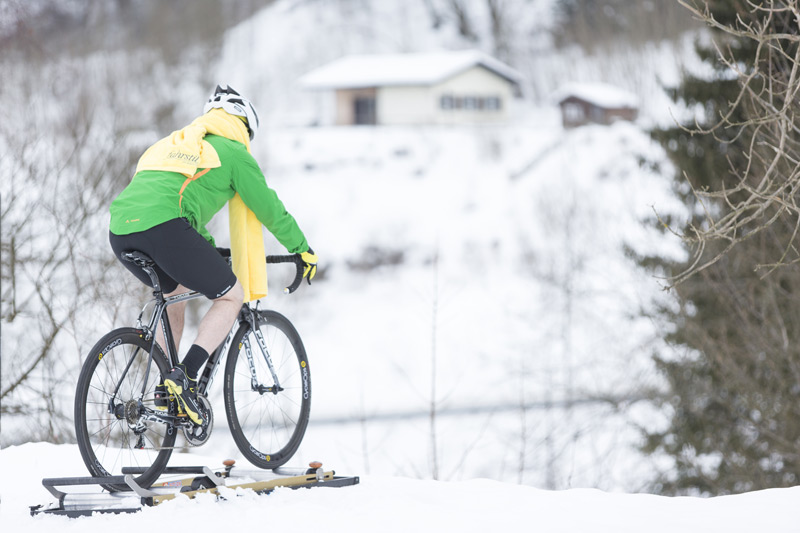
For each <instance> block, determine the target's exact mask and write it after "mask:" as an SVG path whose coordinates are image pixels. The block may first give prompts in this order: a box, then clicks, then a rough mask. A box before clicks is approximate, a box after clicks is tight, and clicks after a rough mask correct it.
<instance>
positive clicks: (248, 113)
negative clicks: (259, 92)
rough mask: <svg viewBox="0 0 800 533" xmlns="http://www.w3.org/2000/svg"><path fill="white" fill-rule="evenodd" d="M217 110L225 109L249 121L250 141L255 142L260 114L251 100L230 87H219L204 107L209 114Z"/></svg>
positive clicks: (204, 110)
mask: <svg viewBox="0 0 800 533" xmlns="http://www.w3.org/2000/svg"><path fill="white" fill-rule="evenodd" d="M216 108H220V109H223V110H225V111H227V112H228V113H230V114H231V115H236V116H237V117H243V118H244V119H245V120H246V121H247V131H248V133H250V140H251V141H252V140H253V137H255V136H256V131H258V113H256V108H255V107H253V104H251V103H250V101H249V100H247V99H246V98H243V97H242V95H241V94H239V93H238V92H236V90H235V89H233V88H232V87H231V86H230V85H217V88H216V89H214V92H213V93H211V97H210V98H209V99H208V102H206V105H205V106H204V107H203V113H204V114H205V113H208V112H209V111H210V110H212V109H216Z"/></svg>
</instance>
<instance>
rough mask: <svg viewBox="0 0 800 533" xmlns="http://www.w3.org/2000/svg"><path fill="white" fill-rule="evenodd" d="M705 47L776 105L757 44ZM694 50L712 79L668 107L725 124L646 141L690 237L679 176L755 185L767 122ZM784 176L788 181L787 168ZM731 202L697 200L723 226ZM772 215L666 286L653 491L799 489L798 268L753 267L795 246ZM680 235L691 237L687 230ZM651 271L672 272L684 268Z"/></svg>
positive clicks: (724, 5)
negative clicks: (664, 395)
mask: <svg viewBox="0 0 800 533" xmlns="http://www.w3.org/2000/svg"><path fill="white" fill-rule="evenodd" d="M706 5H707V6H708V8H709V13H710V14H711V15H713V18H714V20H716V21H717V22H719V23H720V24H723V25H728V26H731V27H741V25H742V21H744V23H757V24H762V25H769V26H771V27H772V29H773V30H774V31H775V33H785V34H792V35H797V33H798V28H797V22H796V21H795V20H793V19H791V18H790V16H788V15H790V14H787V13H783V14H782V15H781V16H775V13H772V16H771V18H768V17H767V14H766V13H764V12H760V11H758V10H754V9H752V5H748V2H746V1H745V0H714V1H709V2H706ZM779 15H780V14H779ZM737 17H738V18H739V20H737ZM715 39H716V40H717V42H718V43H721V44H722V45H723V47H722V48H720V49H721V50H724V51H725V53H726V54H728V57H731V58H732V59H734V60H735V61H736V63H737V65H739V66H740V67H741V68H742V69H743V76H746V74H747V73H749V72H752V71H753V69H754V68H755V67H758V68H759V69H760V71H762V72H764V73H765V74H768V75H762V76H758V77H755V78H753V79H750V80H748V83H749V84H750V85H749V87H750V88H751V89H752V90H753V93H751V94H757V95H762V96H763V95H765V94H768V95H769V97H770V98H773V99H774V104H775V105H776V106H777V107H780V106H781V105H782V101H781V99H782V98H783V96H782V93H781V85H780V83H781V80H785V79H786V76H788V72H789V70H790V69H789V70H787V69H786V66H787V65H786V63H785V59H786V58H784V57H779V55H778V54H775V55H772V54H770V55H767V56H765V55H763V54H761V55H758V56H757V45H758V43H757V42H756V41H755V40H753V39H749V38H747V37H741V36H732V35H731V34H730V33H722V32H716V34H715ZM793 46H795V45H794V44H791V43H790V44H789V45H788V48H787V52H788V53H789V54H794V50H790V49H789V48H791V47H793ZM697 51H698V54H699V55H700V57H701V58H702V59H703V60H704V61H705V63H706V64H708V65H711V66H712V68H713V69H714V72H715V75H714V76H712V77H710V78H709V77H706V78H698V77H694V76H690V75H686V76H684V78H683V80H682V83H681V85H680V87H678V88H677V89H675V90H674V91H673V97H674V98H675V100H676V101H680V102H683V103H685V104H686V105H688V106H690V107H692V108H695V109H698V110H700V114H701V116H702V119H701V120H700V124H699V125H700V126H701V127H703V128H710V127H711V126H712V125H714V124H716V123H718V122H719V120H720V117H723V116H726V115H727V114H730V116H729V119H728V120H727V121H725V124H724V127H721V128H718V129H715V130H714V132H713V133H708V134H698V133H690V132H689V131H687V130H686V129H684V128H681V127H674V128H668V129H661V130H657V131H654V132H653V137H654V138H655V139H657V140H658V141H659V142H661V143H662V145H663V146H664V148H665V149H666V151H667V153H668V154H669V157H670V159H671V160H672V161H673V163H674V164H675V166H676V168H677V169H678V172H677V176H676V185H677V187H676V188H677V189H678V190H680V191H683V197H684V199H685V200H686V202H687V204H689V205H690V206H691V207H692V209H693V211H692V212H694V213H698V219H697V220H695V221H692V224H694V225H695V227H697V226H699V225H701V224H703V220H704V216H703V209H700V206H699V205H698V202H697V198H696V197H695V195H694V194H692V191H691V190H690V189H689V187H687V186H686V181H687V177H688V179H689V181H690V182H691V183H692V185H693V187H694V188H695V189H696V190H697V189H700V188H710V189H711V190H721V189H732V188H734V187H735V186H736V185H737V184H738V183H739V182H740V180H741V179H742V176H745V178H746V179H748V180H757V179H758V178H759V176H762V177H763V176H764V169H765V168H766V166H767V165H768V164H769V163H770V162H771V161H773V158H772V157H771V154H772V153H774V147H773V146H770V140H771V139H772V136H773V135H774V132H772V131H771V130H770V125H769V124H766V126H765V125H764V123H763V122H758V121H754V120H753V119H754V118H759V117H757V116H756V111H757V109H756V107H755V106H752V105H749V102H748V100H746V99H745V100H742V101H740V102H739V103H738V104H737V105H733V104H732V103H733V102H736V101H737V97H738V96H739V94H740V90H741V88H742V79H743V76H740V77H739V78H738V79H732V76H731V75H730V70H729V69H728V68H727V67H726V66H725V65H723V63H722V62H721V61H720V58H719V53H718V49H716V48H713V47H711V46H706V47H698V50H697ZM756 57H758V58H759V59H758V60H756ZM787 57H794V56H793V55H788V56H787ZM686 126H687V127H688V128H690V129H692V128H695V124H687V125H686ZM753 147H755V148H753ZM771 150H772V152H771ZM748 165H749V166H748ZM744 169H747V171H746V172H745V171H744ZM780 170H781V169H779V171H780ZM785 170H786V171H787V175H788V172H789V169H785ZM737 194H738V193H737ZM737 194H733V195H729V196H728V201H721V200H720V201H717V202H716V203H713V202H712V203H709V202H708V201H707V202H705V207H704V208H708V209H711V210H712V211H713V212H714V213H715V214H716V215H719V216H724V214H725V213H726V212H728V211H729V210H731V209H733V208H734V206H735V205H736V201H737V198H738V196H737ZM744 194H745V193H742V195H744ZM729 202H731V203H729ZM775 214H779V213H778V211H776V210H774V209H773V210H767V211H765V212H763V213H761V214H760V215H759V216H757V217H754V218H753V219H752V220H750V221H748V224H745V225H742V227H741V229H740V231H742V232H744V233H747V232H752V237H750V238H748V239H746V240H744V241H742V242H740V243H738V244H737V245H736V246H735V247H733V248H732V249H730V250H729V251H728V252H727V253H725V255H724V256H723V257H722V259H721V260H719V261H717V262H716V263H714V264H713V265H712V266H710V267H708V268H706V269H704V270H701V271H700V272H699V273H696V274H694V275H693V276H692V277H689V278H688V279H687V280H686V281H684V282H682V283H680V284H678V285H677V286H676V287H675V288H674V292H675V295H676V296H677V299H678V301H679V303H680V306H679V309H678V310H677V311H675V310H663V313H664V314H665V315H666V316H667V317H668V318H669V320H670V321H671V322H672V323H673V324H675V329H674V331H673V333H672V334H671V335H670V338H669V340H670V341H671V342H672V343H673V345H674V346H676V347H678V350H677V351H679V352H681V354H680V355H679V356H674V357H666V356H663V355H660V356H656V362H657V365H658V367H659V369H660V370H661V372H662V373H663V375H664V376H665V378H666V380H667V382H668V384H669V386H670V388H671V390H670V394H669V397H670V399H669V400H668V404H669V413H670V421H669V426H668V427H667V428H666V429H665V430H664V431H661V432H653V433H650V434H648V435H647V444H646V447H645V449H646V450H647V451H649V452H659V453H666V454H667V455H668V456H670V457H671V458H672V459H673V460H674V462H675V467H676V468H675V469H674V470H673V471H669V472H665V473H664V474H663V476H662V478H661V479H659V480H657V482H656V486H655V489H656V490H657V491H660V492H662V493H665V494H686V493H697V492H699V493H702V494H709V495H718V494H730V493H737V492H743V491H748V490H756V489H763V488H767V487H783V486H792V485H796V484H798V483H800V268H799V267H798V265H797V264H793V265H789V266H783V267H781V268H778V269H776V270H774V271H772V272H771V273H769V274H768V275H765V272H764V271H756V269H754V266H755V265H759V264H768V263H771V262H774V261H775V260H776V257H781V256H782V255H783V254H784V249H785V244H786V243H787V242H791V241H792V240H793V239H796V236H795V235H794V233H793V232H794V231H795V223H796V220H795V221H794V222H792V219H790V218H789V217H785V216H779V217H778V218H777V219H776V220H775V221H774V222H772V223H770V221H771V220H772V217H773V215H775ZM757 229H759V230H760V231H755V230H757ZM687 231H688V232H691V231H692V230H691V229H690V227H687ZM728 244H729V243H727V242H724V241H719V240H718V241H712V242H710V243H708V244H707V247H706V249H705V254H706V257H708V256H712V257H713V256H716V255H717V254H718V253H719V252H721V251H723V250H726V249H727V246H728ZM791 259H794V257H792V258H791ZM655 263H658V264H659V266H660V267H662V268H666V269H667V270H668V271H671V272H672V273H673V274H675V273H678V272H681V271H683V270H685V269H686V268H687V267H688V266H689V263H684V264H665V263H664V262H663V261H657V260H655Z"/></svg>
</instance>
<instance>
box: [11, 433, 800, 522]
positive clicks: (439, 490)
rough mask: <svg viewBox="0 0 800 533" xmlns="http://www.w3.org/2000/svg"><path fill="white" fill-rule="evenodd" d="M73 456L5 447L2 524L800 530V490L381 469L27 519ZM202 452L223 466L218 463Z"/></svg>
mask: <svg viewBox="0 0 800 533" xmlns="http://www.w3.org/2000/svg"><path fill="white" fill-rule="evenodd" d="M77 458H78V451H77V448H76V447H75V446H68V445H62V446H54V445H49V444H26V445H24V446H17V447H10V448H6V449H4V450H2V451H0V468H2V469H3V476H2V477H1V478H0V524H2V527H3V531H14V532H16V531H26V532H27V533H39V532H42V533H44V532H48V533H49V532H51V531H54V530H57V531H59V532H63V533H71V532H73V531H74V532H81V533H95V532H108V531H117V532H120V533H122V532H129V531H158V530H162V529H164V528H170V527H173V525H174V524H178V523H184V522H191V523H194V524H202V528H203V529H208V530H214V531H216V530H218V531H257V530H261V529H263V528H264V526H265V524H266V525H267V527H268V528H269V529H270V530H276V531H298V532H302V531H320V530H323V531H326V532H331V533H334V532H339V531H341V532H348V533H361V532H364V533H367V532H369V533H374V532H376V531H381V532H394V531H397V532H403V533H407V532H408V531H459V532H478V531H547V532H548V533H556V532H560V531H564V532H580V531H591V532H593V533H605V532H609V533H626V532H631V533H639V532H641V531H647V532H648V533H675V532H678V531H681V532H691V531H698V532H700V531H726V532H731V533H734V532H742V533H751V532H753V531H769V532H770V533H784V532H786V533H788V532H792V531H798V527H797V498H798V497H799V496H800V488H794V489H782V490H777V489H776V490H768V491H762V492H756V493H751V494H745V495H739V496H726V497H720V498H712V499H699V498H664V497H658V496H651V495H645V494H638V495H637V494H613V493H606V492H601V491H598V490H587V489H573V490H566V491H559V492H550V491H544V490H540V489H535V488H533V487H526V486H521V485H512V484H506V483H500V482H497V481H491V480H487V479H474V480H470V481H463V482H450V483H448V482H437V481H423V480H415V479H408V478H387V477H377V476H376V477H373V476H367V477H362V478H361V483H360V484H359V485H357V486H354V487H346V488H339V489H331V488H328V489H305V490H296V491H293V490H290V489H278V490H276V491H275V492H273V493H272V494H269V495H264V496H258V495H256V494H254V493H252V492H240V493H238V494H233V491H230V492H231V493H232V494H229V496H228V497H227V499H225V500H224V501H215V498H214V497H213V496H211V495H207V496H202V497H198V498H197V499H195V500H189V499H187V498H182V499H177V500H174V501H170V502H165V503H163V504H161V505H160V506H158V507H153V508H145V509H143V510H142V511H141V512H139V513H136V514H127V515H95V516H92V517H85V518H79V519H69V518H65V517H58V516H41V515H40V516H38V517H35V518H31V517H30V516H29V514H28V507H29V506H32V505H39V504H49V503H51V502H52V501H53V499H52V497H51V496H50V494H49V493H47V491H45V489H44V488H42V486H41V485H40V484H39V480H40V479H41V478H42V477H56V476H68V475H73V474H75V472H74V470H72V469H71V468H69V467H67V466H66V465H68V464H71V463H73V462H74V461H75V460H76V459H77ZM193 459H195V464H197V460H196V459H197V458H193ZM203 460H204V461H207V462H208V465H210V466H212V467H214V468H216V467H217V463H218V461H215V460H209V459H208V458H203ZM329 466H331V467H333V468H336V465H333V464H330V465H329ZM339 473H340V474H345V475H346V474H350V472H345V471H343V470H340V471H339ZM84 490H85V489H84Z"/></svg>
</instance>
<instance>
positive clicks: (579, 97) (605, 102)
mask: <svg viewBox="0 0 800 533" xmlns="http://www.w3.org/2000/svg"><path fill="white" fill-rule="evenodd" d="M558 105H559V107H560V108H561V119H562V122H563V124H564V127H565V128H575V127H578V126H583V125H585V124H611V123H613V122H616V121H617V120H628V121H634V120H636V118H637V117H638V116H639V100H638V98H637V97H636V95H634V94H632V93H630V92H628V91H625V90H623V89H620V88H618V87H614V86H613V85H608V84H604V83H582V84H571V85H568V86H566V87H564V88H563V89H562V90H561V91H559V100H558Z"/></svg>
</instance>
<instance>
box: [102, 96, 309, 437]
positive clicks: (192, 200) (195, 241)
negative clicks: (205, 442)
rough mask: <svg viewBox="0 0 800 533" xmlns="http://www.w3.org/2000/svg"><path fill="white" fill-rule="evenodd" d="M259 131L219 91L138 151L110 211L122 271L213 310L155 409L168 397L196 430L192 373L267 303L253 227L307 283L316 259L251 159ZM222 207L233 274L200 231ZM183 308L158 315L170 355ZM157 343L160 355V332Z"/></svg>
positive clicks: (167, 379)
mask: <svg viewBox="0 0 800 533" xmlns="http://www.w3.org/2000/svg"><path fill="white" fill-rule="evenodd" d="M258 126H259V121H258V115H257V114H256V110H255V108H254V107H253V105H252V104H251V103H250V102H249V101H248V100H247V99H245V98H243V97H242V96H241V95H240V94H239V93H238V92H236V91H235V90H234V89H232V88H231V87H229V86H227V85H218V86H217V87H216V89H215V90H214V92H213V93H212V94H211V97H210V98H209V100H208V102H207V103H206V104H205V107H204V109H203V114H202V115H201V116H200V117H198V118H196V119H195V120H194V121H193V122H192V123H191V124H189V125H188V126H186V127H185V128H183V129H181V130H178V131H176V132H173V133H172V134H171V135H169V136H168V137H165V138H164V139H161V140H160V141H158V142H157V143H155V144H154V145H152V146H151V147H150V148H148V149H147V151H145V153H144V154H143V155H142V157H141V158H140V159H139V163H138V165H137V167H136V173H135V174H134V176H133V179H132V180H131V182H130V184H129V185H128V186H127V187H126V188H125V189H124V190H123V191H122V192H121V193H120V194H119V196H117V198H116V199H115V200H114V201H113V202H112V203H111V207H110V212H111V222H110V226H109V241H110V243H111V247H112V249H113V250H114V254H115V255H116V256H117V258H118V259H120V260H121V261H122V264H123V265H124V266H125V267H126V268H128V270H130V271H131V272H132V273H133V274H134V275H135V276H136V277H137V278H139V279H140V280H141V281H142V282H144V283H145V284H147V285H151V281H150V278H149V277H148V276H147V274H146V273H145V272H144V271H143V270H142V269H140V268H139V267H136V266H135V265H133V264H132V263H130V262H127V261H124V260H122V257H121V256H122V254H123V253H125V252H130V251H134V250H138V251H141V252H143V253H145V254H147V255H148V256H150V257H151V258H152V259H153V260H154V261H155V263H156V267H155V269H156V272H157V274H158V278H159V280H160V283H161V286H162V290H163V292H164V293H165V295H167V296H170V295H173V294H178V293H181V292H186V291H187V290H189V289H191V290H195V291H198V292H200V293H202V294H204V295H205V296H206V297H208V298H209V299H211V300H212V301H213V305H212V306H211V308H210V309H209V311H208V312H207V313H206V315H205V316H204V317H203V319H202V320H201V322H200V326H199V333H198V335H197V338H196V339H195V340H194V343H193V344H192V346H191V348H189V351H188V352H187V353H186V356H185V357H184V359H183V360H182V361H181V363H180V364H178V365H177V366H176V367H175V368H173V369H172V370H171V371H170V372H169V374H167V375H166V376H164V383H163V386H162V385H160V386H159V390H157V398H156V406H157V407H162V408H163V407H164V406H165V405H166V403H167V402H166V395H165V390H168V391H169V393H170V394H172V395H174V396H175V397H176V398H177V399H178V402H179V404H178V405H179V407H180V410H181V411H182V412H185V414H186V415H187V416H188V417H189V418H190V419H191V420H192V422H194V423H195V424H197V425H202V424H203V423H204V420H203V416H202V412H201V409H200V408H199V404H198V401H197V396H196V392H195V390H196V380H197V375H198V373H199V370H200V368H201V367H202V366H203V365H204V364H205V362H206V360H207V359H208V357H209V353H211V352H212V351H213V350H215V349H216V348H217V347H218V346H219V344H221V343H222V341H223V340H224V339H225V336H226V335H227V333H228V331H229V330H230V328H231V326H232V325H233V322H234V320H236V317H237V315H238V313H239V309H240V308H241V306H242V302H244V301H251V300H256V299H258V298H261V297H263V296H265V295H266V265H265V262H264V248H263V241H262V234H261V226H262V224H263V225H264V226H266V228H267V229H268V230H269V231H270V232H271V233H272V234H273V235H274V236H275V237H276V238H277V240H278V242H280V243H281V244H282V245H283V246H285V247H286V249H287V250H288V251H289V252H290V253H297V254H300V256H301V258H302V260H303V261H304V262H305V269H304V272H303V275H304V277H305V278H306V279H308V280H309V283H310V280H311V279H312V278H313V277H314V275H315V274H316V269H317V256H316V255H315V254H314V252H313V250H312V249H311V248H310V247H309V246H308V242H307V241H306V238H305V236H304V234H303V232H302V231H301V230H300V228H299V226H298V224H297V222H296V221H295V219H294V218H293V217H292V216H291V215H290V214H289V213H288V212H287V211H286V209H285V208H284V206H283V203H282V202H281V201H280V199H279V198H278V196H277V195H276V193H275V192H274V191H273V190H272V189H270V188H269V187H268V186H267V183H266V180H265V178H264V175H263V174H262V172H261V170H260V168H259V166H258V164H257V163H256V161H255V159H254V158H253V156H252V155H251V154H250V141H251V140H253V138H254V137H255V134H256V132H257V131H258ZM225 203H228V204H229V219H230V226H231V227H230V232H231V249H232V256H233V268H234V270H233V271H232V270H231V268H230V267H229V266H228V262H227V261H226V260H225V259H224V258H223V257H222V256H221V255H220V253H219V252H218V251H217V250H216V248H215V242H214V238H213V237H212V236H211V234H210V233H209V232H208V231H207V230H206V228H205V226H206V224H207V223H208V222H209V220H211V218H212V217H213V216H214V214H215V213H217V212H218V211H219V210H220V209H222V207H223V206H224V205H225ZM234 272H235V273H234ZM185 307H186V304H185V303H178V304H173V305H171V306H169V307H168V308H167V314H168V317H169V320H170V324H171V326H172V330H173V336H174V338H175V345H176V346H179V345H180V338H181V334H182V333H183V324H184V316H183V315H184V310H185ZM158 339H159V343H160V344H161V345H162V346H163V345H164V341H163V334H162V333H161V332H160V331H159V337H158Z"/></svg>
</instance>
